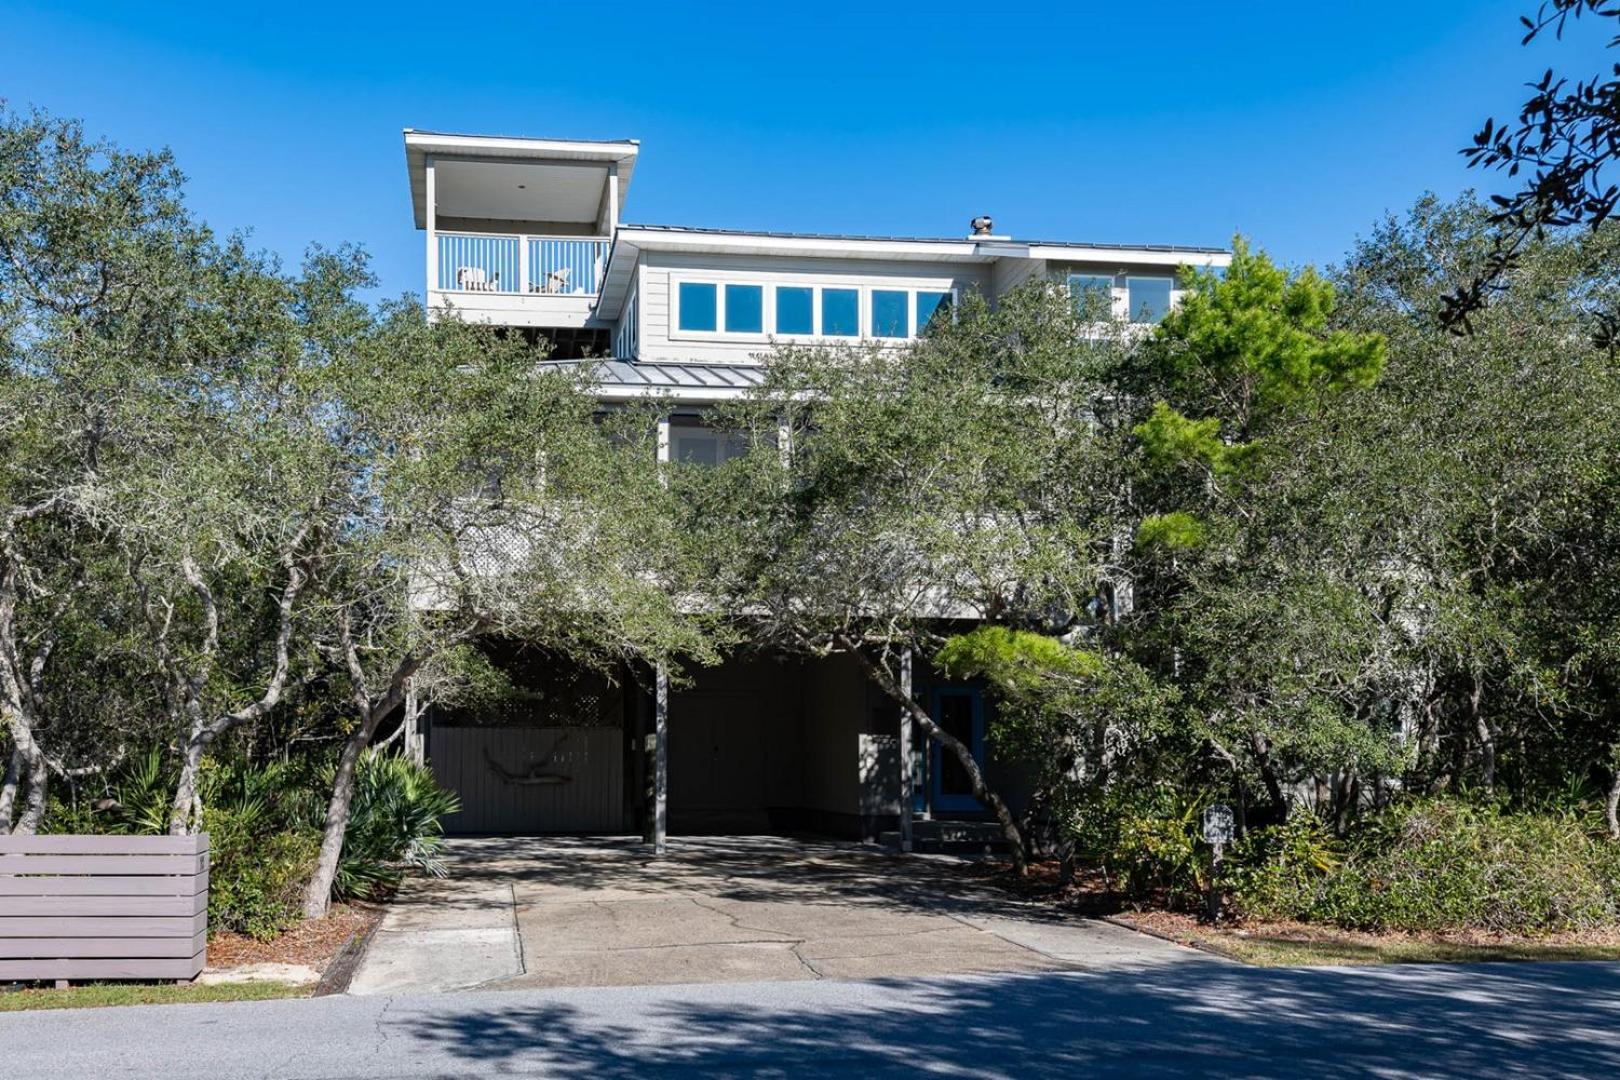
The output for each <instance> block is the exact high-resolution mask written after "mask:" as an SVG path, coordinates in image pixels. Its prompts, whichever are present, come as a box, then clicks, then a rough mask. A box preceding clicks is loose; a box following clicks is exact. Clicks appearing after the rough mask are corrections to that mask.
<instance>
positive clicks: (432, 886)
mask: <svg viewBox="0 0 1620 1080" xmlns="http://www.w3.org/2000/svg"><path fill="white" fill-rule="evenodd" d="M449 863H450V867H451V870H450V875H449V877H448V878H445V879H440V880H434V879H413V880H411V881H410V882H408V883H407V885H406V887H405V889H404V890H403V891H402V892H401V894H400V896H399V898H398V900H397V901H396V902H395V904H394V905H393V906H392V907H391V908H390V910H389V912H388V914H387V916H386V917H385V919H384V920H383V923H382V926H381V928H380V929H379V931H378V933H377V934H376V936H375V937H374V938H373V940H372V943H371V946H370V948H369V949H368V951H367V954H366V957H365V958H364V960H363V961H362V963H361V965H360V968H359V970H358V972H357V973H356V975H355V978H354V981H353V983H352V984H351V986H350V992H351V993H354V994H379V993H389V994H392V993H408V992H413V991H443V990H458V989H471V988H486V989H516V988H544V987H562V986H637V985H654V984H669V983H703V982H757V981H765V980H769V981H778V980H806V979H873V978H891V977H914V976H935V975H962V974H976V973H1000V972H1037V971H1054V970H1097V969H1104V968H1107V969H1113V968H1122V967H1132V968H1136V967H1144V966H1156V965H1162V964H1167V963H1187V962H1192V963H1213V962H1215V961H1212V960H1210V959H1209V958H1208V957H1207V956H1206V955H1205V954H1202V953H1196V952H1193V951H1191V950H1188V949H1183V948H1180V947H1178V946H1175V945H1171V944H1168V943H1166V942H1163V941H1160V940H1158V939H1157V938H1151V937H1147V936H1144V935H1141V934H1136V933H1133V932H1131V931H1128V930H1124V929H1122V928H1119V927H1116V926H1113V925H1112V924H1109V923H1103V922H1097V921H1093V920H1086V919H1078V918H1065V917H1061V916H1059V915H1057V914H1055V913H1053V912H1052V911H1051V910H1050V909H1048V908H1045V907H1042V906H1039V905H1034V904H1024V903H1021V902H1018V901H1016V900H1013V899H1010V898H1009V897H1007V896H1006V895H1005V894H1003V893H1001V892H1000V891H998V890H995V889H992V888H989V887H987V886H984V885H980V884H977V883H974V882H972V881H971V880H968V879H967V878H966V877H965V876H964V875H962V874H961V873H960V871H959V869H958V868H956V867H954V866H952V865H950V861H949V860H945V859H941V858H938V857H929V856H898V855H891V854H888V853H884V852H880V851H877V850H874V849H872V848H867V847H861V846H859V845H854V844H836V843H812V842H804V841H796V840H785V839H779V838H775V837H702V838H696V837H694V838H681V839H675V840H671V842H670V851H669V854H668V855H667V856H666V857H664V858H661V859H654V858H652V857H651V856H650V855H649V853H648V851H647V849H646V848H645V847H644V846H643V845H642V844H641V843H640V842H639V841H636V840H631V839H624V840H613V839H596V838H593V839H589V840H576V839H567V838H543V839H504V838H503V839H465V840H456V841H453V842H452V844H451V850H450V857H449Z"/></svg>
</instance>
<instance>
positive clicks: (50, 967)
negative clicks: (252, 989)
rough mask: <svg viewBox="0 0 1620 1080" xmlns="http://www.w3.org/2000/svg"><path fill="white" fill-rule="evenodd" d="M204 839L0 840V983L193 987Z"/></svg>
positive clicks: (202, 921)
mask: <svg viewBox="0 0 1620 1080" xmlns="http://www.w3.org/2000/svg"><path fill="white" fill-rule="evenodd" d="M207 947H208V836H207V834H202V835H198V836H0V981H4V980H13V979H17V980H33V979H57V980H64V979H193V978H196V976H197V974H198V973H199V972H201V971H202V969H203V963H204V960H205V956H206V953H207Z"/></svg>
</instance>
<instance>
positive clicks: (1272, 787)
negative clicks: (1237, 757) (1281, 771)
mask: <svg viewBox="0 0 1620 1080" xmlns="http://www.w3.org/2000/svg"><path fill="white" fill-rule="evenodd" d="M1249 748H1250V749H1251V750H1253V751H1254V763H1255V765H1256V766H1258V767H1259V769H1260V779H1261V780H1262V781H1263V782H1264V783H1265V785H1266V794H1267V795H1268V796H1269V797H1270V798H1271V804H1272V806H1273V807H1274V808H1275V810H1276V813H1277V820H1278V821H1279V822H1281V821H1286V820H1287V819H1288V796H1287V795H1285V794H1284V793H1283V788H1282V781H1281V780H1280V779H1278V777H1277V767H1276V766H1275V765H1274V764H1272V761H1271V740H1270V739H1268V738H1266V737H1265V736H1264V735H1262V734H1260V733H1259V732H1258V731H1251V732H1249Z"/></svg>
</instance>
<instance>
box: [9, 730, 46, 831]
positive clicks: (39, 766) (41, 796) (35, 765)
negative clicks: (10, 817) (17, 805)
mask: <svg viewBox="0 0 1620 1080" xmlns="http://www.w3.org/2000/svg"><path fill="white" fill-rule="evenodd" d="M27 764H28V799H27V801H26V802H24V803H23V809H22V814H21V815H20V816H19V817H18V818H17V824H16V825H14V826H13V827H12V830H11V831H12V834H13V835H15V836H33V835H34V834H35V833H37V832H38V831H39V827H40V826H41V825H43V824H44V823H45V795H46V793H47V791H48V789H49V786H50V770H49V769H47V768H46V767H45V755H44V754H42V753H40V752H39V747H38V746H37V745H36V746H35V747H34V753H33V754H32V755H30V756H29V758H28V762H27Z"/></svg>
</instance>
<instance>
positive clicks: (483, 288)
mask: <svg viewBox="0 0 1620 1080" xmlns="http://www.w3.org/2000/svg"><path fill="white" fill-rule="evenodd" d="M608 243H609V241H608V238H607V237H596V236H528V235H520V234H498V233H467V232H436V233H435V234H434V238H433V252H434V254H435V255H436V256H437V258H436V259H435V260H434V263H435V265H434V266H433V267H431V268H430V270H429V275H428V278H429V286H430V287H429V290H428V306H429V307H430V308H433V309H437V308H443V307H450V308H453V309H455V310H456V311H458V312H460V313H461V314H462V315H463V316H464V317H466V318H472V319H479V320H483V321H490V322H498V323H501V324H503V325H507V326H539V327H582V326H585V325H586V324H587V322H588V321H589V319H590V315H591V311H592V308H593V307H594V306H595V302H596V296H597V293H598V292H599V291H600V289H601V284H602V268H603V266H604V264H605V263H606V261H607V253H608Z"/></svg>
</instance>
